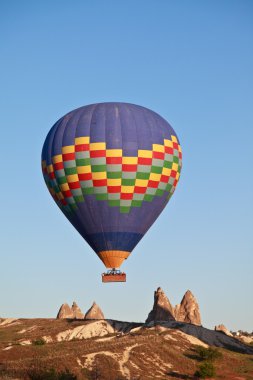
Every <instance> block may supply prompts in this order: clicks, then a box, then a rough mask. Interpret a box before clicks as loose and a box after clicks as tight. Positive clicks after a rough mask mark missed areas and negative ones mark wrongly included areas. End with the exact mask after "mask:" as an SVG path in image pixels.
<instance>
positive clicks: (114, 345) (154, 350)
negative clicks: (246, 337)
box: [0, 319, 253, 380]
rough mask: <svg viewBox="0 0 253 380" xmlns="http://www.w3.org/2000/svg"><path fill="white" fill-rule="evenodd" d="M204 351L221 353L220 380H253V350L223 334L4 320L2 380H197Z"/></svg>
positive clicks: (170, 325)
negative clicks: (57, 377)
mask: <svg viewBox="0 0 253 380" xmlns="http://www.w3.org/2000/svg"><path fill="white" fill-rule="evenodd" d="M198 346H203V347H209V346H215V347H219V351H220V352H221V353H222V356H223V357H222V358H221V359H219V361H218V362H217V364H216V371H217V375H219V376H220V378H222V379H229V380H233V379H234V380H236V379H237V380H243V379H247V380H249V379H253V360H252V359H253V347H250V346H249V345H246V344H244V343H242V342H241V341H239V340H238V339H236V338H234V337H229V336H227V335H225V334H224V333H222V332H220V331H213V330H209V329H206V328H204V327H201V326H196V325H192V324H187V323H183V322H177V321H174V320H171V321H167V322H166V321H164V322H162V321H160V322H154V321H151V322H149V323H148V324H140V323H129V322H121V321H114V320H108V319H104V320H74V319H73V320H66V319H65V320H63V319H62V320H59V319H58V320H57V319H16V320H15V319H9V320H3V321H2V322H1V325H0V378H2V379H44V378H43V377H38V373H43V371H44V372H45V371H51V370H52V369H54V370H55V371H57V372H66V371H69V375H70V374H71V376H72V378H71V377H64V379H74V378H75V379H78V380H88V379H101V380H120V379H121V380H123V379H125V380H126V379H129V380H134V379H136V380H137V379H139V380H140V379H142V380H148V379H152V380H153V379H175V378H177V379H194V377H193V375H194V373H195V372H196V370H197V368H198V366H199V364H200V358H199V357H198V353H197V352H198V351H196V350H197V347H198ZM231 363H233V365H231ZM36 376H37V377H36ZM46 378H47V377H45V379H46ZM48 379H49V377H48ZM50 379H51V378H50ZM53 379H54V378H53Z"/></svg>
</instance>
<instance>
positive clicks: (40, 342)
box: [32, 338, 46, 346]
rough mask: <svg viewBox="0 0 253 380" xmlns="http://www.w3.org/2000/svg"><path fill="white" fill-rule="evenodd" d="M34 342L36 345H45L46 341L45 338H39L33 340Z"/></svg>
mask: <svg viewBox="0 0 253 380" xmlns="http://www.w3.org/2000/svg"><path fill="white" fill-rule="evenodd" d="M32 343H33V344H34V346H43V345H44V344H45V343H46V342H45V341H44V339H42V338H41V339H37V340H33V342H32Z"/></svg>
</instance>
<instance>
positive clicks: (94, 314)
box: [84, 302, 105, 319]
mask: <svg viewBox="0 0 253 380" xmlns="http://www.w3.org/2000/svg"><path fill="white" fill-rule="evenodd" d="M84 319H105V317H104V314H103V312H102V310H101V309H100V307H99V306H98V305H97V304H96V303H95V302H93V304H92V306H91V308H90V309H89V310H88V311H87V313H86V314H85V317H84Z"/></svg>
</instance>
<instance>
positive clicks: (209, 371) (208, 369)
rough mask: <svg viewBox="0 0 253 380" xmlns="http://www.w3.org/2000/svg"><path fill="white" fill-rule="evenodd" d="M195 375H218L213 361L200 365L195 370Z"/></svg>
mask: <svg viewBox="0 0 253 380" xmlns="http://www.w3.org/2000/svg"><path fill="white" fill-rule="evenodd" d="M195 376H197V377H199V378H201V379H206V378H207V377H214V376H216V371H215V368H214V365H213V363H211V362H208V361H205V362H203V363H201V364H200V365H199V369H198V370H197V371H196V372H195Z"/></svg>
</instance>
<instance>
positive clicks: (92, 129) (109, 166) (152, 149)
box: [42, 103, 182, 268]
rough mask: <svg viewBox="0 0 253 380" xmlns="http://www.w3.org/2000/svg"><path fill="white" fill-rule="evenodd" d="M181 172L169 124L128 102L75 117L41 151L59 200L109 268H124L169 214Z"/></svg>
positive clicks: (59, 126) (52, 134) (52, 133)
mask: <svg viewBox="0 0 253 380" xmlns="http://www.w3.org/2000/svg"><path fill="white" fill-rule="evenodd" d="M181 165H182V153H181V147H180V145H179V140H178V138H177V136H176V133H175V131H174V130H173V128H172V127H171V126H170V124H169V123H168V122H167V121H165V120H164V119H163V118H162V117H161V116H159V115H158V114H156V113H155V112H153V111H151V110H149V109H147V108H144V107H141V106H137V105H133V104H127V103H99V104H92V105H88V106H84V107H81V108H78V109H76V110H74V111H72V112H70V113H68V114H67V115H65V116H64V117H62V118H61V119H60V120H58V121H57V122H56V123H55V125H54V126H53V127H52V128H51V130H50V131H49V133H48V135H47V138H46V140H45V143H44V146H43V150H42V170H43V175H44V178H45V182H46V184H47V187H48V189H49V191H50V193H51V195H52V197H53V198H54V200H55V202H56V203H57V205H58V206H59V207H60V209H61V210H62V212H63V213H64V214H65V216H66V217H67V218H68V219H69V221H70V222H71V223H72V224H73V226H74V227H75V228H76V229H77V230H78V231H79V233H80V234H81V235H82V237H83V238H84V239H85V240H86V241H87V242H88V244H89V245H90V246H91V247H92V249H93V250H94V251H95V252H96V254H97V255H98V256H99V257H100V259H101V260H102V261H103V263H104V264H105V266H106V267H108V268H117V267H119V266H120V265H121V263H122V262H123V261H124V260H125V259H126V258H127V257H128V256H129V254H130V253H131V252H132V250H133V249H134V247H135V246H136V244H137V243H138V242H139V241H140V239H141V238H142V237H143V236H144V234H145V233H146V231H147V230H148V229H149V227H150V226H151V225H152V224H153V222H154V221H155V220H156V218H157V217H158V216H159V214H160V213H161V211H162V210H163V209H164V207H165V206H166V204H167V203H168V201H169V199H170V197H171V195H172V194H173V192H174V190H175V188H176V186H177V183H178V180H179V175H180V170H181Z"/></svg>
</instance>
